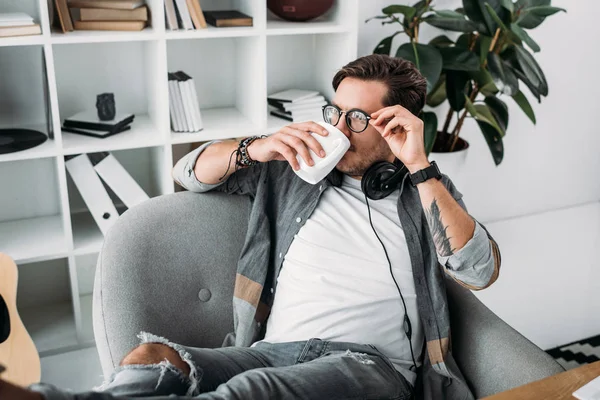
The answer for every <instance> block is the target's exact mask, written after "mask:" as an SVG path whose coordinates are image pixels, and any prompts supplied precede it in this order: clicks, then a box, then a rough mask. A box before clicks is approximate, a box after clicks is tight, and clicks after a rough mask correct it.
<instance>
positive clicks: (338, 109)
mask: <svg viewBox="0 0 600 400" xmlns="http://www.w3.org/2000/svg"><path fill="white" fill-rule="evenodd" d="M327 107H333V108H335V109H336V110H337V111H338V113H340V116H339V118H338V120H337V122H336V123H335V124H334V125H333V126H336V125H337V124H339V123H340V119H342V115H343V114H346V116H345V117H344V118H345V119H346V126H348V129H350V130H351V131H352V132H354V133H361V132H364V131H366V130H367V128H368V127H369V120H370V119H371V117H370V116H369V114H367V113H366V112H364V111H363V110H361V109H360V108H351V109H350V110H348V111H342V110H341V109H340V108H339V107H338V106H336V105H334V104H327V105H324V106H323V107H321V109H322V111H323V120H325V122H327V118H326V117H325V109H326V108H327ZM352 111H358V112H361V113H363V114H364V115H365V117H367V123H366V124H365V127H364V128H363V129H362V130H360V131H357V130H356V129H352V127H351V126H350V123H349V122H348V118H349V117H348V114H349V113H351V112H352Z"/></svg>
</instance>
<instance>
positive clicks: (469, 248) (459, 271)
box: [438, 222, 496, 289]
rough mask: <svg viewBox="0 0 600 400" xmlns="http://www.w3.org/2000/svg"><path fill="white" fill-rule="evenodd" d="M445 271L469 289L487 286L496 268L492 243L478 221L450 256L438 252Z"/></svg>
mask: <svg viewBox="0 0 600 400" xmlns="http://www.w3.org/2000/svg"><path fill="white" fill-rule="evenodd" d="M438 260H439V262H440V264H442V265H443V266H444V267H445V269H446V273H448V274H449V275H450V276H452V277H453V278H455V279H456V280H458V281H460V282H462V283H464V284H465V285H467V286H468V287H469V288H471V289H482V288H484V287H487V286H489V284H490V283H491V282H490V281H491V280H492V276H493V275H494V271H495V269H496V260H495V257H494V249H493V244H492V241H491V240H490V238H489V237H488V235H487V233H486V231H485V230H484V229H483V227H482V226H481V224H479V222H475V231H474V232H473V237H472V238H471V239H470V240H469V241H468V242H467V244H465V245H464V246H463V247H462V248H461V249H460V250H458V251H457V252H456V253H454V254H452V255H451V256H447V257H443V256H440V255H439V254H438Z"/></svg>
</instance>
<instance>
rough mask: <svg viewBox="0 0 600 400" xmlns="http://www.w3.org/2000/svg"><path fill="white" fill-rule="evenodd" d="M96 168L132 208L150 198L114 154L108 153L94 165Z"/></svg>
mask: <svg viewBox="0 0 600 400" xmlns="http://www.w3.org/2000/svg"><path fill="white" fill-rule="evenodd" d="M94 169H95V170H96V172H97V173H98V175H100V177H101V178H102V180H103V181H104V182H106V184H107V185H108V186H109V187H110V188H111V189H112V190H113V192H115V194H116V195H117V196H118V197H119V198H120V199H121V201H123V204H125V205H126V206H127V208H132V207H134V206H136V205H138V204H140V203H141V202H143V201H146V200H148V199H149V198H150V197H148V195H147V194H146V192H144V189H142V188H141V187H140V185H139V184H138V183H137V182H136V181H135V180H134V179H133V178H132V177H131V175H129V172H127V170H126V169H125V168H123V166H122V165H121V163H120V162H119V161H118V160H117V159H116V158H115V156H113V155H112V154H108V155H106V157H104V159H102V161H100V162H98V163H97V164H96V165H95V166H94Z"/></svg>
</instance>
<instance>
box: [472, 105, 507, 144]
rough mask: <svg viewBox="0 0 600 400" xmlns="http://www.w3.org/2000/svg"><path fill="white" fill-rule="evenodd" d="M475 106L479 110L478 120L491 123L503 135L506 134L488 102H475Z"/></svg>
mask: <svg viewBox="0 0 600 400" xmlns="http://www.w3.org/2000/svg"><path fill="white" fill-rule="evenodd" d="M473 107H475V110H477V116H476V117H475V119H476V120H478V121H483V122H486V123H488V124H490V125H491V126H493V127H494V129H496V130H497V131H498V133H499V134H500V135H501V136H504V131H503V130H502V128H501V127H500V124H498V121H496V117H494V114H492V111H491V110H490V108H489V107H488V106H487V105H486V104H475V105H474V106H473Z"/></svg>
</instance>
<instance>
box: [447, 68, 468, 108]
mask: <svg viewBox="0 0 600 400" xmlns="http://www.w3.org/2000/svg"><path fill="white" fill-rule="evenodd" d="M468 81H469V74H467V73H466V72H464V71H447V72H446V95H447V96H448V102H449V103H450V107H452V109H453V110H454V111H460V110H462V109H463V108H464V107H465V94H466V93H465V87H466V86H467V82H468Z"/></svg>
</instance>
